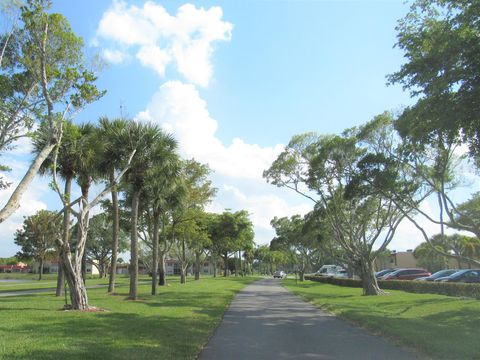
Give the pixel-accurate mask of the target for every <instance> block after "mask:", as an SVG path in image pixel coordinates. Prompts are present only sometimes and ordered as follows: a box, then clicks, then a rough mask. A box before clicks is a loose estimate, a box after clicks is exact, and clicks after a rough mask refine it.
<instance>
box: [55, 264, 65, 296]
mask: <svg viewBox="0 0 480 360" xmlns="http://www.w3.org/2000/svg"><path fill="white" fill-rule="evenodd" d="M64 292H65V276H64V271H63V261H62V259H61V258H60V257H59V259H58V272H57V290H56V291H55V296H63V294H64Z"/></svg>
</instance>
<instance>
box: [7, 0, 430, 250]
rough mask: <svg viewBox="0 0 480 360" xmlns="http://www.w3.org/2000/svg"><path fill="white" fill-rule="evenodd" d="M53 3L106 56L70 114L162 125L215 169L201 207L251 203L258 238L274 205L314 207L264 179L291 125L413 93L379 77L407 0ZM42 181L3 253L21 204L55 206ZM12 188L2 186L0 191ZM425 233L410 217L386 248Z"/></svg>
mask: <svg viewBox="0 0 480 360" xmlns="http://www.w3.org/2000/svg"><path fill="white" fill-rule="evenodd" d="M52 11H54V12H60V13H61V14H63V15H64V16H65V17H66V18H67V19H68V21H69V22H70V24H71V26H72V29H73V31H74V32H75V33H76V34H77V35H80V36H81V37H82V38H83V39H84V41H85V54H86V56H87V57H93V56H95V55H96V54H98V55H100V56H101V57H102V58H103V59H104V60H105V63H106V64H108V65H107V66H106V67H105V68H104V69H102V71H101V72H100V73H99V80H98V87H99V88H100V89H105V90H107V93H106V95H105V96H104V97H103V98H102V99H100V100H99V101H97V102H95V103H93V104H91V105H89V106H88V107H87V108H85V109H84V110H83V111H82V112H81V113H79V114H78V115H77V117H76V119H75V121H76V122H78V123H81V122H87V121H88V122H95V121H97V119H98V118H99V117H101V116H108V117H110V118H114V117H118V116H120V115H128V116H130V117H131V118H135V119H136V120H137V121H151V122H154V123H156V124H159V125H161V126H162V127H163V128H164V129H165V130H166V131H168V132H171V133H172V134H173V135H174V136H175V137H176V138H177V140H178V141H179V145H180V152H181V154H182V156H184V157H185V158H192V157H194V158H195V159H196V160H197V161H200V162H202V163H205V164H208V165H209V166H210V168H211V169H212V176H211V178H212V180H213V182H214V185H215V187H217V188H218V194H217V196H216V198H215V199H214V200H213V201H212V203H211V204H209V206H208V210H209V211H215V212H222V211H224V210H225V209H231V210H232V211H237V210H242V209H246V210H248V211H249V213H250V214H251V219H252V221H253V223H254V226H255V241H256V243H257V244H265V243H268V242H269V241H270V240H271V239H272V238H273V236H274V233H273V230H272V229H271V227H270V220H271V219H272V218H273V217H274V216H277V217H281V216H291V215H294V214H305V213H306V212H308V211H310V210H311V209H312V203H310V202H308V201H307V200H305V199H303V198H301V197H299V196H298V195H296V194H294V193H290V192H289V191H288V190H286V189H278V188H276V187H274V186H272V185H269V184H267V183H266V182H265V180H264V179H263V178H262V172H263V170H265V169H267V168H268V167H269V166H270V164H271V163H272V161H273V160H275V158H276V157H277V156H278V154H279V153H280V152H281V151H282V149H283V148H284V146H285V145H286V144H287V143H288V141H289V140H290V138H291V137H292V136H293V135H295V134H299V133H303V132H308V131H316V132H319V133H323V134H327V133H339V132H341V131H342V130H344V129H346V128H348V127H352V126H356V125H360V124H362V123H365V122H367V121H369V120H371V119H372V118H373V117H374V116H375V115H377V114H379V113H382V112H383V111H385V110H390V111H399V110H401V109H402V108H403V107H404V106H407V105H409V104H412V103H413V100H412V99H410V97H409V94H408V93H407V92H404V91H403V90H402V88H401V87H400V86H387V81H386V76H387V75H388V74H391V73H393V72H395V71H396V70H398V69H399V68H400V66H401V64H402V63H403V61H404V59H403V54H402V52H401V51H400V50H399V49H398V48H395V47H394V45H395V42H396V30H395V26H396V23H397V21H398V20H399V19H400V18H402V17H403V16H404V15H405V14H406V12H407V11H408V4H405V3H404V2H403V1H396V0H391V1H389V0H384V1H362V0H356V1H355V0H350V1H320V0H319V1H315V0H298V1H294V0H289V1H288V0H242V1H238V0H229V1H192V2H183V1H176V0H164V1H157V0H154V1H147V2H144V1H120V0H113V1H111V0H103V1H98V0H82V1H67V0H63V1H60V0H54V4H53V8H52ZM29 151H30V148H29V144H28V143H27V142H22V143H20V144H19V146H18V148H17V149H16V150H15V151H14V152H13V153H11V154H6V155H4V156H3V158H2V160H3V161H6V162H8V163H9V165H10V166H11V167H12V172H11V173H9V174H8V175H7V176H8V178H9V179H10V180H11V181H12V182H14V183H15V182H16V181H18V179H19V178H20V175H21V174H22V173H24V172H25V169H26V167H27V166H28V152H29ZM48 183H49V180H48V178H42V177H39V178H37V179H36V180H35V182H34V184H33V185H32V187H31V188H30V189H29V191H28V192H27V194H26V196H25V198H24V200H23V202H22V206H21V208H20V210H19V211H17V212H16V213H15V215H14V216H12V217H11V218H10V219H9V220H7V221H6V222H4V223H3V224H1V225H0V257H5V256H11V255H13V254H14V253H15V252H16V251H17V250H18V248H17V247H16V246H15V245H14V243H13V234H14V231H15V229H17V228H19V227H20V226H21V223H22V221H23V216H28V215H31V214H33V213H35V212H36V211H37V210H39V209H42V208H48V209H54V208H56V207H58V206H59V202H58V199H57V198H56V196H57V195H56V194H54V193H53V192H52V191H51V190H49V189H48ZM7 196H8V191H4V192H2V193H0V202H2V201H3V202H4V201H5V199H6V198H7ZM426 206H427V207H428V204H426ZM430 230H431V231H432V232H433V233H435V229H430ZM421 241H422V239H421V236H420V234H419V233H418V232H417V231H416V230H415V229H414V228H413V227H412V226H409V225H408V224H406V223H405V224H402V225H401V226H400V228H399V230H398V231H397V236H396V237H395V239H394V240H393V242H392V244H391V245H390V248H391V249H396V250H406V249H411V248H414V247H415V246H416V245H418V244H419V243H420V242H421Z"/></svg>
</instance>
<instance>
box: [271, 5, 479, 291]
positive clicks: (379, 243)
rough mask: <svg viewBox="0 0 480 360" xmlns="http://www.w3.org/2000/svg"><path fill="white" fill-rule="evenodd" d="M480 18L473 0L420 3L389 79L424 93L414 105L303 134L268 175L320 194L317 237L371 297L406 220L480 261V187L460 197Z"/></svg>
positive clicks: (472, 136) (469, 143)
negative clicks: (464, 246)
mask: <svg viewBox="0 0 480 360" xmlns="http://www.w3.org/2000/svg"><path fill="white" fill-rule="evenodd" d="M479 17H480V11H479V8H478V6H476V5H475V3H472V2H458V1H447V0H445V1H444V0H427V1H423V0H422V1H416V2H415V3H414V4H413V5H412V7H411V9H410V12H409V13H408V14H407V16H406V17H405V18H404V19H401V20H400V21H399V23H398V27H397V30H398V42H397V44H396V45H397V46H398V47H399V48H400V49H402V50H403V51H404V52H405V58H406V60H407V61H406V63H405V64H404V65H403V66H402V67H401V69H400V70H399V71H398V72H396V73H394V74H392V75H390V76H389V77H388V79H389V82H390V83H391V84H401V85H403V86H404V88H405V89H407V90H410V92H411V94H412V96H413V97H416V98H418V101H417V102H416V103H415V105H413V106H410V107H407V108H405V109H404V110H403V111H402V112H401V113H400V114H399V115H396V114H392V113H390V112H384V113H382V114H380V115H378V116H376V117H374V118H373V119H372V120H371V121H369V122H368V123H366V124H364V125H361V126H357V127H353V128H350V129H346V130H345V131H344V132H343V133H341V134H340V135H320V134H316V133H306V134H300V135H295V136H293V137H292V139H291V141H290V142H289V144H288V145H287V146H286V148H285V150H284V151H283V152H282V153H281V154H280V155H279V156H278V158H277V159H276V160H275V161H274V162H273V163H272V165H271V167H270V168H269V169H268V170H266V171H265V172H264V177H265V178H266V179H267V181H268V182H270V183H272V184H274V185H276V186H279V187H284V188H288V189H290V190H292V191H295V192H296V193H298V194H300V195H302V196H304V197H305V198H308V199H309V200H311V201H312V203H313V210H312V212H311V213H310V214H308V215H307V218H314V219H316V220H315V221H316V222H317V226H319V229H320V230H319V232H318V236H319V237H321V238H323V239H324V240H325V241H326V242H330V243H331V245H329V246H330V248H331V247H333V248H338V249H339V250H340V253H341V254H342V256H343V261H344V263H346V264H349V266H351V268H353V269H355V270H356V272H357V273H359V274H360V277H361V279H362V285H363V290H364V294H365V295H376V294H379V293H381V290H380V288H379V287H378V284H377V281H376V279H375V276H374V261H375V259H376V258H377V257H378V256H379V255H380V254H382V253H383V252H384V251H385V250H386V249H387V246H388V244H389V243H390V242H391V241H392V239H393V237H394V235H395V232H396V230H397V228H398V226H399V224H400V223H401V222H402V221H410V222H411V223H412V224H413V225H414V226H415V227H416V228H417V229H418V231H419V234H420V235H421V236H423V238H424V240H425V242H426V243H427V244H428V245H429V249H431V250H432V251H435V253H437V254H439V255H441V256H444V257H454V258H461V259H463V260H465V261H466V262H468V263H470V264H474V265H479V264H480V258H479V257H478V238H479V236H480V231H479V230H480V222H479V217H478V211H479V209H478V204H479V199H480V194H478V193H476V194H473V195H472V197H471V199H470V200H468V201H467V202H463V203H461V204H460V203H459V202H458V201H455V189H458V188H459V186H461V185H464V186H465V185H470V184H469V183H468V181H467V180H466V179H465V176H464V174H465V173H466V172H469V173H473V172H474V171H475V170H478V158H479V142H478V139H479V138H480V136H479V133H478V131H479V126H478V122H479V118H480V117H479V116H480V107H479V100H478V92H479V82H478V78H479V76H480V68H479V63H478V61H477V60H478V56H479V55H480V52H479V50H480V42H479V41H478V32H479V25H478V24H479V23H480V22H479V21H478V20H479ZM465 148H467V149H468V151H464V149H465ZM475 181H476V179H475ZM427 200H435V201H436V203H437V204H438V205H437V214H431V213H430V212H428V211H426V210H425V209H424V207H423V206H422V205H424V204H425V202H426V201H427ZM297 220H298V219H295V218H291V219H289V220H288V221H289V222H290V223H291V225H294V223H295V222H297ZM420 220H423V221H427V222H429V223H431V224H434V225H437V226H438V227H439V232H440V234H439V236H440V237H441V238H442V239H443V241H444V242H446V241H447V240H449V238H448V237H447V236H446V234H445V229H446V228H449V229H452V230H455V231H462V232H467V233H470V234H472V235H473V237H474V240H472V241H470V242H469V246H470V249H471V251H461V252H460V251H455V249H453V248H452V247H451V246H446V247H445V246H438V241H435V239H432V238H430V237H429V236H428V234H427V231H426V230H425V228H424V226H423V225H422V224H423V222H422V221H420ZM282 221H283V222H285V221H287V220H285V219H284V220H282ZM280 223H281V222H279V220H278V219H274V220H273V221H272V225H273V226H274V228H275V230H276V231H277V239H276V242H278V241H280V242H285V241H284V240H282V239H284V238H285V235H284V231H283V229H279V224H280ZM279 230H280V231H279ZM304 233H306V232H305V231H304V232H303V233H302V234H304ZM307 233H308V232H307ZM303 236H304V235H302V236H300V237H299V236H296V239H300V238H302V237H303ZM447 242H448V241H447ZM450 243H451V241H450ZM290 246H292V245H290ZM472 247H473V248H476V249H477V250H475V251H474V250H473V249H472ZM295 254H296V255H297V256H301V254H302V251H301V249H297V250H296V251H295Z"/></svg>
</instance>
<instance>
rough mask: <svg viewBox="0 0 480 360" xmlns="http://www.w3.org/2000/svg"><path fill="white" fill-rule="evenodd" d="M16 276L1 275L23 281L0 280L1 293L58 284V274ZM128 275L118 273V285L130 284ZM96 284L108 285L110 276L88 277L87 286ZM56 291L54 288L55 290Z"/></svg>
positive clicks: (0, 277) (53, 286)
mask: <svg viewBox="0 0 480 360" xmlns="http://www.w3.org/2000/svg"><path fill="white" fill-rule="evenodd" d="M1 275H11V274H1ZM14 275H16V276H14V277H9V276H0V280H1V279H8V280H20V281H21V282H1V281H0V293H2V292H11V291H21V290H35V289H48V288H52V289H55V288H56V286H57V274H47V275H48V276H46V277H45V278H44V279H42V280H38V275H34V274H33V275H32V274H14ZM128 279H129V278H128V276H126V275H117V278H116V283H117V285H118V286H122V285H125V284H128ZM141 280H148V278H147V277H144V278H142V279H141ZM95 285H108V278H103V279H99V278H98V277H95V276H93V277H89V278H87V286H95ZM53 291H54V290H53Z"/></svg>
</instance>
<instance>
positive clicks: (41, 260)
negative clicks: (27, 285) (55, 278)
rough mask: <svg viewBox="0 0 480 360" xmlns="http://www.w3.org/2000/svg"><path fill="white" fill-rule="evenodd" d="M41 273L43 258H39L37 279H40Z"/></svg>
mask: <svg viewBox="0 0 480 360" xmlns="http://www.w3.org/2000/svg"><path fill="white" fill-rule="evenodd" d="M42 275H43V259H42V258H40V267H39V268H38V281H40V280H42Z"/></svg>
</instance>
